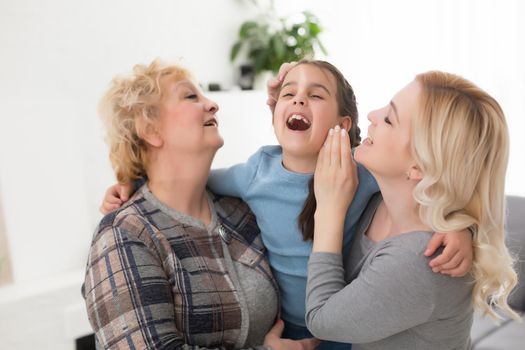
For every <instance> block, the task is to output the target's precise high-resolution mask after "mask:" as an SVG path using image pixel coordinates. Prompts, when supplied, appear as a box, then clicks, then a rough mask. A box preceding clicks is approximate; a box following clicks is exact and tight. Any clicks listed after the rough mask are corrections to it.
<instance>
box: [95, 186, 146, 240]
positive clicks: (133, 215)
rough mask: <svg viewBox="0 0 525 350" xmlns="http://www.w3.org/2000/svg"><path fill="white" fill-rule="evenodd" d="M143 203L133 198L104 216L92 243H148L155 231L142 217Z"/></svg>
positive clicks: (141, 200) (138, 198)
mask: <svg viewBox="0 0 525 350" xmlns="http://www.w3.org/2000/svg"><path fill="white" fill-rule="evenodd" d="M144 202H145V199H144V198H143V197H142V196H133V198H132V199H131V200H129V201H128V202H127V203H126V204H125V205H124V206H122V207H121V208H119V209H117V210H115V211H113V212H111V213H109V214H107V215H105V216H104V217H103V218H102V220H101V221H100V223H99V225H98V226H97V229H96V231H95V236H94V237H93V243H96V242H97V241H100V240H104V241H105V242H106V244H107V243H108V242H110V241H120V242H121V243H126V242H129V241H137V240H140V241H143V242H146V241H147V242H149V241H150V236H151V234H152V233H154V231H156V229H155V226H154V225H153V224H152V223H151V222H149V220H148V219H147V218H146V217H145V216H144V215H143V210H144V206H143V203H144ZM145 233H147V234H145Z"/></svg>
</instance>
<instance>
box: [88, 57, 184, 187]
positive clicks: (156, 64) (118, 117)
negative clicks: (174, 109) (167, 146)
mask: <svg viewBox="0 0 525 350" xmlns="http://www.w3.org/2000/svg"><path fill="white" fill-rule="evenodd" d="M165 78H169V79H173V80H174V81H179V80H182V79H189V78H191V74H190V73H189V71H187V70H186V69H185V68H183V67H181V66H179V65H174V64H171V65H170V64H165V63H163V62H161V61H160V60H158V59H156V60H154V61H153V62H151V63H150V64H149V65H147V66H146V65H142V64H137V65H135V66H134V67H133V71H132V73H131V74H129V75H119V76H116V77H115V78H114V79H113V80H112V81H111V84H110V87H109V89H108V91H107V92H106V93H105V94H104V96H103V97H102V99H101V100H100V103H99V108H98V111H99V115H100V117H101V119H102V121H103V123H104V126H105V129H106V142H107V143H108V145H109V159H110V161H111V165H112V167H113V171H114V172H115V176H116V178H117V181H118V182H119V183H132V182H133V181H134V180H137V179H140V178H142V177H144V176H145V175H146V164H147V161H148V152H147V144H146V142H145V141H144V140H143V139H142V137H141V135H143V132H144V130H145V128H146V127H148V125H154V124H155V121H156V119H157V117H158V114H159V106H160V102H161V100H162V96H163V91H162V87H161V80H164V79H165Z"/></svg>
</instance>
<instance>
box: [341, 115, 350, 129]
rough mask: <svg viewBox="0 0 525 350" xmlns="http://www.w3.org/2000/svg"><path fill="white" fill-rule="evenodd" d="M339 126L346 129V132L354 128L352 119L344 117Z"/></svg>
mask: <svg viewBox="0 0 525 350" xmlns="http://www.w3.org/2000/svg"><path fill="white" fill-rule="evenodd" d="M339 126H340V127H341V128H343V129H345V130H346V131H348V130H350V128H351V127H352V118H350V117H349V116H345V117H342V118H341V121H340V122H339Z"/></svg>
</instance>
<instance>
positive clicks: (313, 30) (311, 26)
mask: <svg viewBox="0 0 525 350" xmlns="http://www.w3.org/2000/svg"><path fill="white" fill-rule="evenodd" d="M308 30H309V31H310V36H312V37H316V36H317V35H319V33H321V31H322V29H321V27H319V25H318V24H317V23H314V22H310V23H308Z"/></svg>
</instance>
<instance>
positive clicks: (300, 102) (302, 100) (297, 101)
mask: <svg viewBox="0 0 525 350" xmlns="http://www.w3.org/2000/svg"><path fill="white" fill-rule="evenodd" d="M293 104H294V105H300V106H304V105H305V104H306V99H305V98H304V96H303V95H302V94H296V95H295V96H294V99H293Z"/></svg>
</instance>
